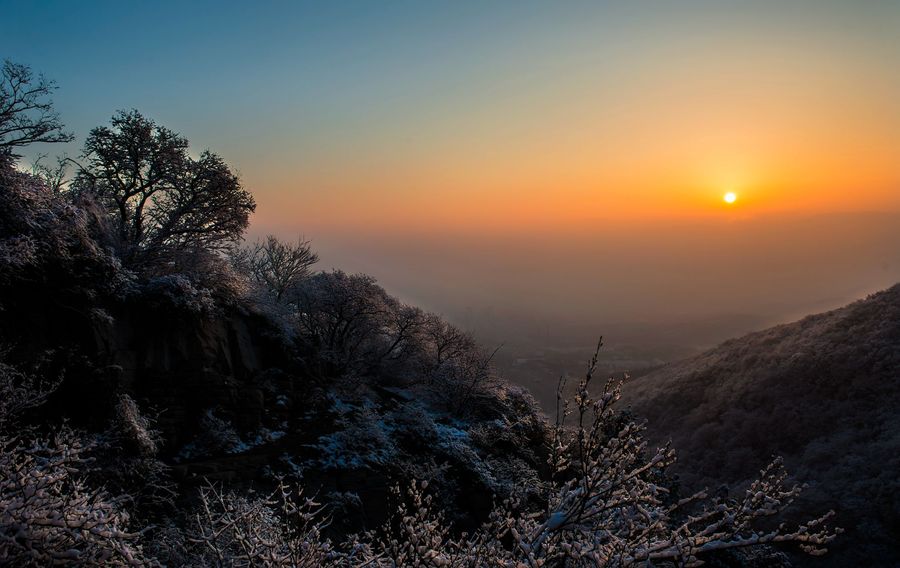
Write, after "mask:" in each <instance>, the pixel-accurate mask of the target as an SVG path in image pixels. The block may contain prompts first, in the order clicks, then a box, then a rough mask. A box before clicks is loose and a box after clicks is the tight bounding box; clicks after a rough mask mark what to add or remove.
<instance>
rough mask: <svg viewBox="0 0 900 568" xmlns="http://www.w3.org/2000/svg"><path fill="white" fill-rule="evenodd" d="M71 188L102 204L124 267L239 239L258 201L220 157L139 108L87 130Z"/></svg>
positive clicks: (219, 247) (223, 245) (166, 259)
mask: <svg viewBox="0 0 900 568" xmlns="http://www.w3.org/2000/svg"><path fill="white" fill-rule="evenodd" d="M84 158H85V160H86V163H85V164H84V165H83V166H82V167H81V168H80V169H79V171H78V173H77V175H76V178H75V181H74V184H73V188H74V190H75V191H76V192H84V193H90V194H93V195H94V196H96V197H97V199H98V200H99V201H100V202H101V203H102V204H104V205H105V206H106V207H107V208H108V210H109V213H110V216H111V218H112V221H113V226H114V233H115V234H114V235H113V236H114V238H115V241H116V245H117V248H118V251H119V255H120V257H121V259H122V261H123V263H124V264H126V265H127V266H131V267H137V268H146V267H148V266H153V265H157V266H158V265H159V264H161V263H165V262H169V261H171V260H172V259H173V258H174V257H177V256H180V257H184V256H186V255H185V253H190V252H192V251H196V250H204V251H215V250H222V249H224V248H226V247H228V246H230V245H232V244H233V243H234V241H236V240H237V239H239V238H240V236H241V234H242V233H243V231H244V229H245V228H246V227H247V223H248V220H249V216H250V213H252V212H253V210H254V209H255V207H256V205H255V203H254V201H253V197H252V196H251V195H250V193H248V192H247V191H245V190H244V189H243V188H242V187H241V183H240V180H239V179H238V177H237V176H236V175H235V174H234V173H233V172H232V171H231V169H230V168H229V167H228V165H227V164H226V163H225V161H224V160H222V158H220V157H219V156H217V155H216V154H213V153H211V152H209V151H205V152H203V153H202V154H200V157H199V158H198V159H193V158H191V157H190V156H189V155H188V141H187V140H185V139H184V138H182V137H181V136H180V135H178V134H176V133H175V132H173V131H171V130H169V129H167V128H164V127H162V126H158V125H157V124H156V123H154V122H153V121H152V120H150V119H148V118H145V117H144V116H142V115H141V114H140V113H139V112H137V111H134V110H133V111H128V112H125V111H122V112H119V113H118V114H116V115H115V116H114V117H113V119H112V127H111V128H109V127H105V126H101V127H98V128H95V129H93V130H91V133H90V135H89V136H88V138H87V141H86V142H85V145H84Z"/></svg>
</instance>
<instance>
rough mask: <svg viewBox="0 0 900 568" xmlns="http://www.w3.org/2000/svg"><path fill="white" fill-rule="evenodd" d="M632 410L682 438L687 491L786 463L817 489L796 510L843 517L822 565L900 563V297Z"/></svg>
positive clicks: (721, 353) (731, 363)
mask: <svg viewBox="0 0 900 568" xmlns="http://www.w3.org/2000/svg"><path fill="white" fill-rule="evenodd" d="M624 399H625V403H626V404H629V405H630V406H631V407H632V409H633V410H634V411H635V412H636V413H637V414H639V415H641V416H642V417H644V418H646V419H647V421H648V428H649V434H650V438H651V439H652V440H655V441H660V442H661V441H664V440H667V439H670V438H671V440H672V442H673V445H674V447H675V448H676V449H677V450H678V452H679V466H678V471H679V472H680V473H681V475H682V480H683V482H684V484H685V485H687V486H688V487H691V488H694V487H697V486H702V485H713V486H715V485H716V484H719V483H734V482H740V481H743V480H745V479H746V476H747V475H748V474H749V473H751V472H754V471H757V470H758V469H759V468H760V467H762V466H763V465H764V464H765V463H766V462H767V461H769V460H770V459H771V457H772V456H773V455H782V456H784V457H785V463H786V464H787V466H788V469H789V471H790V472H791V473H792V474H793V475H794V476H795V477H796V478H797V480H798V481H801V482H805V483H808V484H809V485H810V487H809V488H808V489H807V490H806V492H805V494H804V497H803V498H802V501H801V503H800V506H799V507H798V508H797V510H799V511H803V510H805V511H806V512H808V513H811V512H822V511H826V510H828V509H832V508H833V509H835V510H836V511H837V514H838V517H837V520H836V523H837V524H838V525H839V526H842V527H844V528H846V529H848V531H847V533H846V534H845V535H844V536H843V537H842V538H841V539H840V540H839V541H838V543H837V544H836V546H835V547H833V548H834V554H830V555H828V557H826V559H825V561H824V563H822V564H817V565H820V566H822V565H831V566H844V565H846V564H847V563H848V562H849V561H850V559H856V560H857V561H858V560H859V559H865V561H866V562H865V565H869V566H896V565H898V563H900V546H898V544H897V543H898V542H900V285H897V286H894V287H893V288H891V289H889V290H886V291H884V292H880V293H878V294H875V295H872V296H870V297H869V298H867V299H865V300H861V301H859V302H856V303H854V304H851V305H849V306H846V307H844V308H841V309H838V310H834V311H831V312H827V313H823V314H818V315H813V316H809V317H807V318H804V319H802V320H800V321H798V322H795V323H791V324H786V325H781V326H777V327H773V328H771V329H767V330H764V331H760V332H757V333H752V334H750V335H747V336H745V337H742V338H739V339H733V340H730V341H727V342H725V343H723V344H722V345H720V346H718V347H717V348H715V349H712V350H711V351H709V352H707V353H704V354H702V355H700V356H697V357H694V358H691V359H687V360H685V361H682V362H679V363H675V364H671V365H668V366H666V367H664V368H661V369H659V370H657V371H655V372H653V373H651V374H648V375H645V376H643V377H640V378H638V379H635V381H634V382H633V383H631V384H629V385H627V386H626V389H625V395H624ZM799 560H800V559H799V558H798V559H797V561H799Z"/></svg>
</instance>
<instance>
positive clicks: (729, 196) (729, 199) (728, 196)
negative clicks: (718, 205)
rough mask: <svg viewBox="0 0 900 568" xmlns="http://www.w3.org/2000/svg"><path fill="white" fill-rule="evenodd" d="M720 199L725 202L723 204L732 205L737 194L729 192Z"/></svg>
mask: <svg viewBox="0 0 900 568" xmlns="http://www.w3.org/2000/svg"><path fill="white" fill-rule="evenodd" d="M722 199H724V200H725V203H734V202H735V201H737V194H736V193H735V192H733V191H729V192H728V193H726V194H725V195H724V196H722Z"/></svg>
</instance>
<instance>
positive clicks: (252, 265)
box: [235, 235, 319, 301]
mask: <svg viewBox="0 0 900 568" xmlns="http://www.w3.org/2000/svg"><path fill="white" fill-rule="evenodd" d="M235 260H236V262H237V264H238V266H239V267H240V268H242V269H243V270H244V271H246V273H247V274H248V275H249V276H250V278H251V279H253V280H254V281H255V282H256V283H257V284H260V285H261V286H263V287H265V289H266V290H268V291H269V292H270V293H271V294H272V295H273V296H274V297H275V299H276V300H279V301H280V300H282V298H283V297H284V295H285V293H287V292H288V291H289V290H290V289H291V288H293V287H295V286H296V285H297V284H298V283H299V282H300V281H301V280H303V279H304V278H306V277H307V276H309V274H310V270H309V268H310V267H311V266H312V265H313V264H315V263H317V262H318V261H319V255H317V254H316V253H315V252H313V251H312V249H311V248H310V246H309V241H305V240H303V239H298V240H297V244H290V243H283V242H281V241H279V240H278V239H277V238H275V236H273V235H269V236H268V237H266V240H264V241H261V242H260V241H257V242H256V244H254V245H252V246H250V247H245V248H242V249H240V250H239V251H238V252H237V254H236V255H235Z"/></svg>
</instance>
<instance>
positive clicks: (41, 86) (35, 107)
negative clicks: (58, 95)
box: [0, 60, 73, 154]
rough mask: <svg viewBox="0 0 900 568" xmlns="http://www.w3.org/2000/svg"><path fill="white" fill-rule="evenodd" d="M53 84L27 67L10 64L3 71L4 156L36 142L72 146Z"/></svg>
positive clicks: (0, 126)
mask: <svg viewBox="0 0 900 568" xmlns="http://www.w3.org/2000/svg"><path fill="white" fill-rule="evenodd" d="M55 89H56V86H55V84H54V83H53V81H48V80H46V79H45V78H44V76H43V75H38V76H37V77H35V76H34V74H33V73H32V72H31V69H29V68H28V67H27V66H25V65H20V64H18V63H13V62H12V61H9V60H6V61H4V62H3V69H2V71H0V152H5V153H9V154H12V152H13V148H17V147H22V146H27V145H29V144H33V143H35V142H69V141H71V140H72V138H73V136H72V134H70V133H68V132H65V131H63V124H62V122H60V120H59V115H58V114H57V113H56V112H55V111H54V110H53V103H52V101H51V100H50V95H51V94H52V93H53V91H54V90H55Z"/></svg>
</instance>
